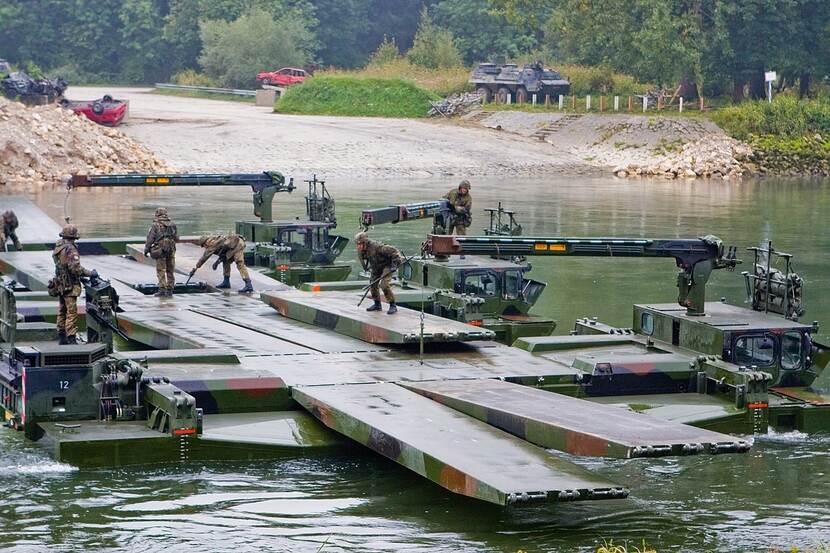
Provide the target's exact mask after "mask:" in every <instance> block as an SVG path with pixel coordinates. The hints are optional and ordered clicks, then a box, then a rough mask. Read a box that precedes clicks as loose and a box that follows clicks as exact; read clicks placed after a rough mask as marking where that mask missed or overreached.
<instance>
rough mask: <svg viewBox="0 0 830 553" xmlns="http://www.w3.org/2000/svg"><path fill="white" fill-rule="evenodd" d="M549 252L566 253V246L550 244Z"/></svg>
mask: <svg viewBox="0 0 830 553" xmlns="http://www.w3.org/2000/svg"><path fill="white" fill-rule="evenodd" d="M550 251H552V252H565V251H568V246H566V245H565V244H551V245H550Z"/></svg>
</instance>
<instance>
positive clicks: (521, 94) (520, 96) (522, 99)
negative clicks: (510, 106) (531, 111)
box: [516, 86, 528, 104]
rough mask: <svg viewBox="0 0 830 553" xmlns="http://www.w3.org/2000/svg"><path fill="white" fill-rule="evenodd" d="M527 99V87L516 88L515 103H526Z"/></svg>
mask: <svg viewBox="0 0 830 553" xmlns="http://www.w3.org/2000/svg"><path fill="white" fill-rule="evenodd" d="M527 99H528V94H527V89H526V88H525V87H523V86H520V87H519V88H517V89H516V103H517V104H526V103H527Z"/></svg>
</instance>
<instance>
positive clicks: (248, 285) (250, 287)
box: [238, 278, 254, 294]
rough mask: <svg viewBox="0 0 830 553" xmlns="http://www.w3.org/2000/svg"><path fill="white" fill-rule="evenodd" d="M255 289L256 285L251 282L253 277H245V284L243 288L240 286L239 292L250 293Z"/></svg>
mask: <svg viewBox="0 0 830 553" xmlns="http://www.w3.org/2000/svg"><path fill="white" fill-rule="evenodd" d="M253 291H254V285H253V284H251V279H250V278H246V279H245V286H243V287H242V288H240V289H239V290H238V292H239V293H240V294H250V293H251V292H253Z"/></svg>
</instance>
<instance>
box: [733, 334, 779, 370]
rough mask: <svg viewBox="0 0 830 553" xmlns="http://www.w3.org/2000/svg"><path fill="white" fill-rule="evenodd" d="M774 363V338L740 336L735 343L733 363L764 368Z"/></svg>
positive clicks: (767, 336) (766, 336) (766, 335)
mask: <svg viewBox="0 0 830 553" xmlns="http://www.w3.org/2000/svg"><path fill="white" fill-rule="evenodd" d="M773 361H775V338H774V337H773V336H772V335H771V334H765V335H763V336H741V337H740V338H738V339H737V340H736V341H735V363H736V364H738V365H757V366H759V367H764V366H767V365H772V363H773Z"/></svg>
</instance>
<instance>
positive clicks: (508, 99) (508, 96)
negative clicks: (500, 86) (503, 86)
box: [507, 92, 512, 106]
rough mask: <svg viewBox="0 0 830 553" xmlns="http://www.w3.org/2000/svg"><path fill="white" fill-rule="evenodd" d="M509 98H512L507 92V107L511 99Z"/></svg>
mask: <svg viewBox="0 0 830 553" xmlns="http://www.w3.org/2000/svg"><path fill="white" fill-rule="evenodd" d="M511 97H512V95H511V94H510V93H509V92H508V93H507V105H508V106H509V105H510V99H511Z"/></svg>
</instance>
